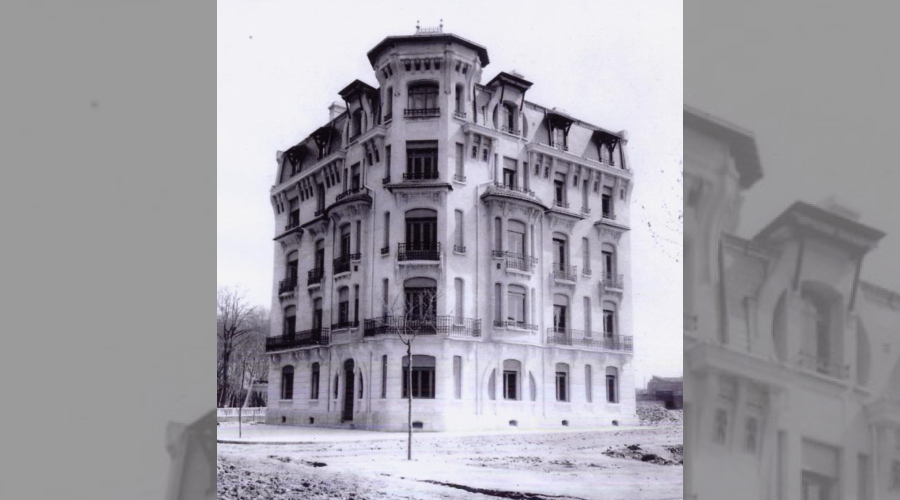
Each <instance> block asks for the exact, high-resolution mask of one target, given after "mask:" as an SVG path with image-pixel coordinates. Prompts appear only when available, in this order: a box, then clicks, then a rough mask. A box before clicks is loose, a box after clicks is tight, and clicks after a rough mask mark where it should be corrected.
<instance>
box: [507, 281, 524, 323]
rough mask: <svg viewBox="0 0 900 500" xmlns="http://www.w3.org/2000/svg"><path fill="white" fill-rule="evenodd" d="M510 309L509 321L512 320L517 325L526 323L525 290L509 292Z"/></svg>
mask: <svg viewBox="0 0 900 500" xmlns="http://www.w3.org/2000/svg"><path fill="white" fill-rule="evenodd" d="M508 300H509V304H508V311H507V321H510V322H512V323H513V324H515V325H517V326H522V325H524V324H525V292H520V291H518V290H513V289H510V290H509V294H508Z"/></svg>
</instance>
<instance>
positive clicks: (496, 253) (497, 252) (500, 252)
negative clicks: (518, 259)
mask: <svg viewBox="0 0 900 500" xmlns="http://www.w3.org/2000/svg"><path fill="white" fill-rule="evenodd" d="M491 255H492V256H493V257H494V258H495V259H502V258H503V257H506V252H504V251H503V250H494V251H492V252H491Z"/></svg>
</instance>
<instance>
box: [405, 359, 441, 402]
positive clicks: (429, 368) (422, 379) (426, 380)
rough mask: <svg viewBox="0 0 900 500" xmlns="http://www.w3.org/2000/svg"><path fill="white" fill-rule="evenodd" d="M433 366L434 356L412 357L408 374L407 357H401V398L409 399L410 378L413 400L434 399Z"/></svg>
mask: <svg viewBox="0 0 900 500" xmlns="http://www.w3.org/2000/svg"><path fill="white" fill-rule="evenodd" d="M435 366H436V362H435V358H434V356H422V355H414V356H413V360H412V373H411V374H410V367H409V356H403V397H404V398H406V397H409V396H408V394H409V388H410V376H411V377H412V397H413V399H434V397H435V396H434V381H435Z"/></svg>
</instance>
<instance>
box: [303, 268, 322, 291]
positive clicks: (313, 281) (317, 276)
mask: <svg viewBox="0 0 900 500" xmlns="http://www.w3.org/2000/svg"><path fill="white" fill-rule="evenodd" d="M324 277H325V270H324V269H313V270H311V271H309V273H308V274H307V279H306V286H308V287H310V286H314V285H321V284H322V278H324Z"/></svg>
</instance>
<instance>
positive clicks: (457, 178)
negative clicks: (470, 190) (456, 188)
mask: <svg viewBox="0 0 900 500" xmlns="http://www.w3.org/2000/svg"><path fill="white" fill-rule="evenodd" d="M453 180H454V181H456V182H460V183H462V184H465V183H466V176H465V175H460V174H453Z"/></svg>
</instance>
